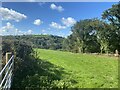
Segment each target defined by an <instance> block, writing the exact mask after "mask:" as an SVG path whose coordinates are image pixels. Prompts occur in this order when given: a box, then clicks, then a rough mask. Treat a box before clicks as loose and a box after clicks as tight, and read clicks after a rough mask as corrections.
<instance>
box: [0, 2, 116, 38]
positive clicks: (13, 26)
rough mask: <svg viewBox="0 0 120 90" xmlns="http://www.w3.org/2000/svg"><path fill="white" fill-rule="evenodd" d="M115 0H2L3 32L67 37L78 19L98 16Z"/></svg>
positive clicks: (1, 30)
mask: <svg viewBox="0 0 120 90" xmlns="http://www.w3.org/2000/svg"><path fill="white" fill-rule="evenodd" d="M113 4H116V3H114V2H44V3H42V2H3V3H2V7H1V8H0V14H1V15H2V27H1V29H0V32H2V35H8V34H12V35H22V34H52V35H57V36H63V37H67V36H68V35H70V34H71V27H72V26H73V25H74V24H75V23H76V22H77V21H80V20H83V19H91V18H101V14H102V13H103V12H104V10H107V9H108V8H111V7H112V5H113Z"/></svg>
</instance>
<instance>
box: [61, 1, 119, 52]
mask: <svg viewBox="0 0 120 90" xmlns="http://www.w3.org/2000/svg"><path fill="white" fill-rule="evenodd" d="M71 31H72V34H71V35H70V36H68V37H67V39H65V40H64V42H63V49H65V50H67V51H72V52H76V53H79V52H81V53H87V52H89V53H114V52H115V50H118V51H119V52H120V3H118V4H116V5H113V6H112V8H110V9H108V10H106V11H104V12H103V14H102V19H101V20H100V19H97V18H94V19H85V20H80V21H78V22H77V23H76V24H75V25H74V26H73V27H72V28H71Z"/></svg>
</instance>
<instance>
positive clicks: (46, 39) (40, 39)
mask: <svg viewBox="0 0 120 90" xmlns="http://www.w3.org/2000/svg"><path fill="white" fill-rule="evenodd" d="M5 40H6V41H9V40H11V41H17V42H19V41H22V42H27V43H28V44H29V45H31V46H32V47H33V48H42V49H53V50H56V49H62V43H63V40H64V38H63V37H60V36H53V35H19V36H3V41H5Z"/></svg>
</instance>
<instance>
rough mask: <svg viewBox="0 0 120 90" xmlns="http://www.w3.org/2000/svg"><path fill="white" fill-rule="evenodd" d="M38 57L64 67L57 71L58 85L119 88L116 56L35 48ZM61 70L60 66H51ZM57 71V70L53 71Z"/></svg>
mask: <svg viewBox="0 0 120 90" xmlns="http://www.w3.org/2000/svg"><path fill="white" fill-rule="evenodd" d="M35 51H37V54H38V58H39V59H42V60H44V61H47V62H49V63H51V64H53V65H55V66H58V67H60V68H61V69H62V71H61V72H58V73H57V76H59V77H60V80H58V81H55V83H56V85H57V86H58V87H60V86H62V85H63V84H65V85H67V86H68V87H70V88H117V87H118V60H117V58H115V57H108V56H100V55H90V54H75V53H71V52H62V51H54V50H45V49H35ZM51 69H54V71H55V70H59V69H58V68H54V67H53V68H51ZM52 73H55V74H56V72H52Z"/></svg>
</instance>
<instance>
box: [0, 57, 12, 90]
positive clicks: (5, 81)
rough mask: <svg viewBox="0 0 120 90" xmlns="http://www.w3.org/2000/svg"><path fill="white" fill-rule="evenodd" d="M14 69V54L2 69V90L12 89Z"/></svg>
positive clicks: (0, 76) (0, 82)
mask: <svg viewBox="0 0 120 90" xmlns="http://www.w3.org/2000/svg"><path fill="white" fill-rule="evenodd" d="M13 69H14V55H12V56H11V57H10V59H9V60H8V62H7V64H6V65H5V66H4V68H3V69H2V70H1V71H0V79H1V80H0V90H6V89H7V90H10V88H11V82H12V77H13Z"/></svg>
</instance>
